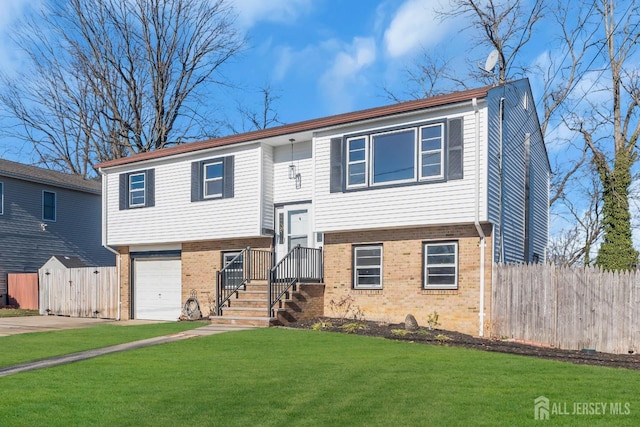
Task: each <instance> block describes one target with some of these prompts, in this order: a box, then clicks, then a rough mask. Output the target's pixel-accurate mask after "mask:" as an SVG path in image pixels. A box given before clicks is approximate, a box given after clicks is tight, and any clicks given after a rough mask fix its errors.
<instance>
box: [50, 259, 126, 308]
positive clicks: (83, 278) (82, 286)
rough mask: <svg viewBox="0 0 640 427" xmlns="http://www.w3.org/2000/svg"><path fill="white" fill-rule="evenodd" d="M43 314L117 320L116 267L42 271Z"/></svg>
mask: <svg viewBox="0 0 640 427" xmlns="http://www.w3.org/2000/svg"><path fill="white" fill-rule="evenodd" d="M39 275H40V314H55V315H58V316H71V317H99V318H103V319H115V318H116V317H117V315H118V272H117V269H116V267H83V268H69V269H47V271H45V270H44V269H41V270H40V273H39Z"/></svg>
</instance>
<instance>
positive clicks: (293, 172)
mask: <svg viewBox="0 0 640 427" xmlns="http://www.w3.org/2000/svg"><path fill="white" fill-rule="evenodd" d="M295 141H296V140H295V139H293V138H291V139H289V142H290V143H291V163H290V164H289V179H295V180H296V187H297V182H298V179H297V176H296V175H300V174H296V165H294V164H293V143H294V142H295Z"/></svg>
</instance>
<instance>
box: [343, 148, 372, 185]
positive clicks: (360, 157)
mask: <svg viewBox="0 0 640 427" xmlns="http://www.w3.org/2000/svg"><path fill="white" fill-rule="evenodd" d="M367 147H368V144H367V138H366V137H361V138H351V139H348V140H347V186H349V187H361V186H366V185H367V157H368V156H367V151H368V150H367Z"/></svg>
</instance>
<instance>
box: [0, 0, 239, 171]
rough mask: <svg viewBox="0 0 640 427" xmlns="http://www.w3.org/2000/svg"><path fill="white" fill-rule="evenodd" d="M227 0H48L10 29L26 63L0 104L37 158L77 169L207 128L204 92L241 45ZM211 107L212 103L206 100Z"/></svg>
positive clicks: (5, 81)
mask: <svg viewBox="0 0 640 427" xmlns="http://www.w3.org/2000/svg"><path fill="white" fill-rule="evenodd" d="M234 19H235V15H234V12H233V9H232V7H231V5H230V3H229V2H228V0H210V1H200V0H67V1H65V2H48V3H47V6H46V7H45V8H44V9H43V10H42V12H41V13H40V14H38V15H37V17H36V18H35V19H33V20H31V21H29V22H26V23H23V24H22V28H23V29H22V30H21V31H20V32H19V33H18V35H17V36H16V39H17V40H16V41H17V42H18V44H19V46H20V47H21V49H22V50H23V51H24V52H25V53H26V55H27V57H28V59H29V63H30V64H29V65H30V67H28V68H27V69H25V70H24V71H22V72H19V73H18V74H17V75H15V76H7V75H3V76H2V79H1V80H0V82H1V84H2V86H3V89H2V91H1V92H0V104H2V106H3V107H4V112H5V114H7V115H9V116H11V117H12V118H14V119H16V120H17V122H18V123H19V126H18V128H14V129H6V130H5V133H8V134H9V135H11V136H13V137H15V138H22V139H25V140H27V141H29V142H31V143H32V144H33V146H34V148H35V150H36V152H37V154H38V155H39V157H40V162H41V163H44V164H46V165H48V166H49V167H51V168H55V169H61V170H66V171H70V172H72V173H75V174H79V175H83V176H91V175H92V174H94V171H93V169H92V167H93V166H94V165H95V164H96V163H98V162H102V161H105V160H109V159H113V158H118V157H122V156H127V155H130V154H132V153H139V152H144V151H149V150H154V149H159V148H163V147H166V146H169V145H172V144H179V143H181V142H184V141H186V140H188V139H191V138H198V137H202V136H203V135H207V134H209V133H210V130H208V129H207V123H210V122H211V121H213V120H211V119H212V117H211V115H212V114H213V111H212V110H211V109H210V108H209V107H208V106H205V105H204V103H203V102H202V99H203V96H204V94H205V91H207V90H208V91H211V90H212V89H213V88H214V87H215V86H216V85H220V84H224V80H223V79H222V78H221V74H220V68H221V66H222V65H223V64H225V63H226V62H227V61H228V60H229V59H230V58H231V57H233V56H234V55H235V54H236V53H238V52H239V51H240V50H241V49H242V48H243V46H244V39H243V38H242V37H241V36H240V35H239V34H238V33H237V32H236V30H235V28H234V26H233V25H234ZM208 104H209V105H212V104H213V103H212V102H210V101H209V102H208Z"/></svg>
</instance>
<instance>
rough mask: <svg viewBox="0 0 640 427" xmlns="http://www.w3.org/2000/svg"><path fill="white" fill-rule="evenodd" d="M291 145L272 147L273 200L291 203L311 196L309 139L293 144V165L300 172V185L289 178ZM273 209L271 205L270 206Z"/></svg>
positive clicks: (311, 171)
mask: <svg viewBox="0 0 640 427" xmlns="http://www.w3.org/2000/svg"><path fill="white" fill-rule="evenodd" d="M290 164H291V145H280V146H277V147H274V149H273V169H272V173H273V202H274V203H291V202H300V201H303V200H311V198H312V196H313V158H312V155H311V141H301V142H296V143H294V144H293V165H294V166H295V168H296V173H299V174H300V186H299V188H298V187H297V186H296V180H295V179H289V165H290ZM272 209H273V207H272Z"/></svg>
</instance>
